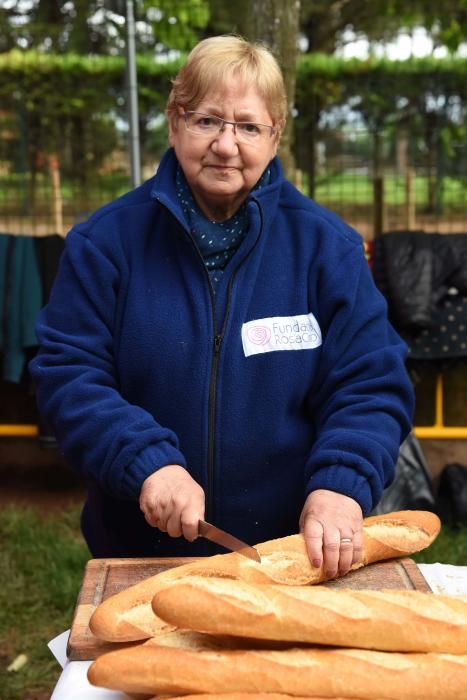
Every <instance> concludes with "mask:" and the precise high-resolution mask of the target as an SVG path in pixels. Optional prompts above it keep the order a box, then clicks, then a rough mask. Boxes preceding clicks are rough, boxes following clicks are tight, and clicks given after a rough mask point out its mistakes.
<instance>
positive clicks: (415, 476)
mask: <svg viewBox="0 0 467 700" xmlns="http://www.w3.org/2000/svg"><path fill="white" fill-rule="evenodd" d="M396 510H429V511H432V512H436V511H437V507H436V499H435V495H434V491H433V483H432V478H431V474H430V472H429V470H428V466H427V464H426V461H425V457H424V455H423V452H422V449H421V447H420V443H419V442H418V440H417V438H416V437H415V435H414V434H413V433H410V434H409V435H408V437H407V438H406V439H405V440H404V442H403V443H402V445H401V447H400V451H399V457H398V460H397V463H396V476H395V479H394V481H393V482H392V484H391V485H390V486H388V488H387V489H385V491H384V493H383V497H382V499H381V501H380V502H379V503H378V505H377V506H376V508H375V509H374V510H373V514H375V515H379V514H382V513H390V512H392V511H396Z"/></svg>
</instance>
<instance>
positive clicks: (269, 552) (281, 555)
mask: <svg viewBox="0 0 467 700" xmlns="http://www.w3.org/2000/svg"><path fill="white" fill-rule="evenodd" d="M440 525H441V524H440V520H439V518H438V517H437V516H436V515H435V514H434V513H431V512H429V511H399V512H395V513H387V514H385V515H376V516H372V517H369V518H365V520H364V522H363V558H362V561H361V562H358V563H357V564H354V565H353V567H352V569H358V568H360V567H362V566H366V565H367V564H370V563H372V562H376V561H382V560H384V559H391V558H393V557H401V556H407V555H409V554H413V553H414V552H418V551H420V550H422V549H425V548H426V547H428V546H429V545H430V544H431V543H432V542H433V540H434V539H435V537H436V536H437V535H438V533H439V530H440ZM256 548H257V550H258V552H259V554H260V556H261V563H260V564H259V563H258V562H255V561H253V560H251V559H247V558H246V557H244V556H242V555H240V554H238V553H237V552H232V553H230V554H218V555H216V556H213V557H206V558H204V559H199V560H197V561H194V562H190V563H188V564H183V565H182V566H178V567H176V568H173V569H169V570H167V571H163V572H162V573H159V574H156V575H155V576H151V577H150V578H147V579H145V580H144V581H141V582H139V583H137V584H135V585H133V586H130V587H129V588H127V589H125V590H123V591H121V592H119V593H117V594H116V595H114V596H111V597H110V598H107V599H106V600H105V601H103V602H102V603H101V604H100V605H99V606H98V607H97V608H96V610H95V611H94V613H93V615H92V617H91V620H90V623H89V626H90V629H91V631H92V633H93V634H94V635H95V636H96V637H98V638H99V639H104V640H106V641H109V642H130V641H137V640H142V639H148V638H150V637H155V636H157V635H158V634H159V633H160V632H161V631H162V632H163V631H164V630H166V629H168V625H167V623H165V622H163V621H162V620H160V619H159V618H157V617H156V616H155V615H154V613H153V611H152V608H151V601H152V599H153V597H154V595H155V594H156V593H157V592H158V591H160V590H162V588H164V587H166V586H168V585H170V584H171V583H172V582H173V581H175V580H177V579H180V578H183V577H185V576H188V575H192V574H195V575H199V576H205V577H225V578H229V579H242V580H244V581H249V582H252V583H260V584H264V583H266V584H267V583H278V584H287V585H309V584H317V583H321V582H323V581H325V580H326V574H325V570H324V567H323V566H321V568H314V567H313V566H312V565H311V563H310V561H309V559H308V555H307V551H306V546H305V540H304V538H303V535H301V534H297V535H290V536H288V537H283V538H279V539H276V540H269V541H267V542H263V543H261V544H258V545H257V547H256Z"/></svg>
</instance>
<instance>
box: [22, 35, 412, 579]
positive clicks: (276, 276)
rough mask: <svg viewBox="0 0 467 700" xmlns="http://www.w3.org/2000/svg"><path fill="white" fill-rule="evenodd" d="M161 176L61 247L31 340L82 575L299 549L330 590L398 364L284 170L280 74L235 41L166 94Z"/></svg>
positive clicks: (371, 303)
mask: <svg viewBox="0 0 467 700" xmlns="http://www.w3.org/2000/svg"><path fill="white" fill-rule="evenodd" d="M167 117H168V123H169V139H170V145H171V148H170V149H169V150H168V151H167V153H166V154H165V156H164V158H163V159H162V162H161V164H160V166H159V168H158V171H157V174H156V175H155V176H154V177H153V178H151V179H150V180H148V181H147V182H145V183H144V184H143V185H142V186H141V187H138V188H137V189H135V190H134V191H132V192H129V193H128V194H126V195H125V196H123V197H121V198H120V199H118V200H116V201H115V202H112V203H111V204H109V205H107V206H105V207H104V208H102V209H100V210H98V211H97V212H95V213H94V214H93V215H92V216H91V217H90V219H89V220H88V221H87V222H85V223H82V224H79V225H77V226H75V227H74V229H73V230H72V231H71V232H70V233H69V235H68V236H67V240H66V250H65V253H64V255H63V259H62V262H61V266H60V270H59V273H58V277H57V280H56V283H55V286H54V290H53V293H52V296H51V299H50V302H49V304H48V306H47V307H46V308H45V309H44V310H43V311H42V313H41V316H40V318H39V321H38V325H37V333H38V337H39V342H40V350H39V353H38V355H37V357H36V358H35V359H34V361H33V362H32V364H31V372H32V374H33V377H34V379H35V382H36V385H37V395H38V400H39V405H40V408H41V411H42V412H43V414H44V415H45V416H46V417H47V419H48V420H49V421H50V422H51V424H52V425H53V427H54V430H55V433H56V436H57V438H58V440H59V443H60V446H61V449H62V451H63V453H64V455H65V457H66V459H67V460H68V461H69V462H70V464H71V465H73V467H74V468H75V469H76V470H77V471H78V472H79V473H80V474H81V475H82V476H83V477H84V478H85V479H86V481H87V483H88V498H87V501H86V504H85V507H84V510H83V515H82V529H83V534H84V536H85V538H86V540H87V542H88V545H89V548H90V550H91V552H92V554H93V555H94V556H98V557H108V556H181V555H183V556H186V555H192V556H195V555H196V556H198V555H207V554H211V553H213V552H214V551H216V550H215V549H213V546H212V545H211V544H210V543H208V542H207V541H205V540H200V539H197V535H198V521H199V519H200V518H205V519H207V520H209V521H211V522H213V523H215V524H216V525H218V526H219V527H221V528H223V529H225V530H228V531H230V532H232V533H233V534H235V535H236V536H237V537H239V538H241V539H243V540H246V541H248V542H250V543H252V544H253V543H257V542H260V541H264V540H267V539H272V538H276V537H281V536H285V535H288V534H291V533H294V532H298V531H299V529H301V530H302V531H303V533H304V536H305V538H306V543H307V549H308V553H309V557H310V560H311V561H312V563H313V565H315V566H320V565H321V563H322V562H323V560H324V564H325V568H326V570H327V573H328V575H329V576H333V575H335V574H336V573H337V572H339V573H341V574H343V573H345V572H346V571H347V570H348V569H349V567H350V566H351V565H352V563H353V562H355V561H357V560H358V559H359V558H360V557H361V548H362V529H361V528H362V517H363V515H364V514H367V513H368V512H370V511H371V510H372V508H373V507H374V506H375V505H376V503H377V502H378V500H379V499H380V497H381V495H382V491H383V489H384V487H385V486H386V485H387V484H389V482H390V481H391V479H392V478H393V475H394V464H395V461H396V458H397V455H398V449H399V445H400V443H401V441H402V439H403V438H404V437H405V435H406V434H407V432H408V431H409V429H410V421H411V411H412V401H413V397H412V389H411V385H410V382H409V380H408V377H407V374H406V371H405V366H404V360H405V352H406V349H405V346H404V344H403V343H402V342H401V340H400V339H399V337H398V336H397V335H396V333H395V332H394V331H393V329H392V328H391V326H390V325H389V323H388V321H387V318H386V306H385V302H384V300H383V298H382V297H381V295H380V294H379V293H378V291H377V290H376V288H375V286H374V284H373V282H372V278H371V274H370V272H369V270H368V266H367V263H366V260H365V257H364V253H363V246H362V240H361V238H360V236H359V235H358V234H357V233H355V232H354V231H353V230H352V229H351V228H350V227H349V226H347V225H346V224H345V223H343V222H342V221H341V220H340V219H339V218H338V217H337V216H336V215H334V214H332V213H331V212H329V211H327V210H326V209H323V208H322V207H320V206H318V205H317V204H316V203H314V202H313V201H311V200H310V199H308V198H306V197H305V196H303V195H302V194H300V193H299V192H298V191H297V190H296V189H295V188H294V187H293V186H292V184H290V183H289V182H287V181H286V180H285V179H284V177H283V175H282V171H281V165H280V162H279V160H278V158H277V157H276V151H277V146H278V143H279V139H280V136H281V132H282V130H283V128H284V124H285V118H286V98H285V92H284V85H283V79H282V76H281V72H280V69H279V67H278V65H277V63H276V61H275V59H274V58H273V57H272V55H271V54H270V53H269V51H268V50H267V49H265V48H264V47H262V46H259V45H254V44H250V43H248V42H246V41H244V40H242V39H240V38H237V37H229V36H222V37H215V38H211V39H206V40H204V41H202V42H201V43H200V44H198V45H197V46H196V47H195V48H194V50H193V51H192V52H191V54H190V55H189V57H188V60H187V62H186V64H185V65H184V67H183V68H182V69H181V71H180V73H179V74H178V76H177V77H176V79H175V81H174V83H173V89H172V92H171V94H170V97H169V101H168V106H167Z"/></svg>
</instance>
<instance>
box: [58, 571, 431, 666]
mask: <svg viewBox="0 0 467 700" xmlns="http://www.w3.org/2000/svg"><path fill="white" fill-rule="evenodd" d="M190 561H195V559H191V558H178V559H170V558H164V559H151V558H147V559H91V560H90V561H89V562H88V563H87V565H86V569H85V572H84V578H83V583H82V586H81V591H80V594H79V597H78V601H77V604H76V608H75V613H74V617H73V623H72V626H71V631H70V637H69V640H68V648H67V654H68V658H69V659H70V660H73V661H76V660H84V659H95V658H96V657H97V656H99V655H100V654H103V653H104V652H106V651H109V650H111V649H116V648H118V647H119V646H128V645H123V644H112V643H108V642H103V641H101V640H99V639H97V638H96V637H95V636H94V635H93V634H92V632H91V630H90V629H89V620H90V618H91V615H92V613H93V612H94V610H95V609H96V607H97V606H98V605H99V603H101V602H102V601H103V600H105V599H106V598H109V596H111V595H114V594H115V593H118V592H119V591H122V590H123V589H124V588H128V586H131V585H133V584H134V583H138V581H142V580H143V579H145V578H149V576H154V575H155V574H158V573H160V572H161V571H165V570H166V569H170V568H172V567H174V566H180V565H181V564H187V563H188V562H190ZM323 585H325V586H328V587H330V588H353V589H363V588H369V589H373V590H378V589H381V588H397V589H408V590H417V591H425V592H431V589H430V587H429V586H428V584H427V582H426V581H425V579H424V578H423V576H422V574H421V573H420V570H419V569H418V567H417V565H416V563H415V562H414V561H413V559H408V558H404V559H391V560H390V561H384V562H378V563H376V564H370V565H369V566H365V567H363V568H362V569H358V570H357V571H351V572H350V573H349V574H347V575H346V576H343V577H342V578H340V579H336V580H334V581H328V582H327V583H325V584H323Z"/></svg>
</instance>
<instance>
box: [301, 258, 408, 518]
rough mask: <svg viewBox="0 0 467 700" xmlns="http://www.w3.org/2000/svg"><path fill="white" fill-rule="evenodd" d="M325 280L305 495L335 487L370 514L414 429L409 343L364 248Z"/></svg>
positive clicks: (340, 262)
mask: <svg viewBox="0 0 467 700" xmlns="http://www.w3.org/2000/svg"><path fill="white" fill-rule="evenodd" d="M334 262H335V265H334V266H333V270H334V271H333V273H332V274H331V275H329V276H327V277H325V276H324V275H323V279H322V280H321V282H320V289H319V295H320V299H323V300H325V303H324V301H323V304H322V305H321V304H320V309H321V310H320V319H321V322H322V330H323V346H322V354H321V361H320V366H319V370H318V377H317V381H316V383H315V384H314V387H313V392H312V394H313V395H312V396H310V399H309V401H310V411H311V416H312V420H313V423H314V429H315V434H316V440H315V442H314V445H313V449H312V451H311V454H310V455H309V458H308V460H307V463H306V470H305V479H306V493H307V494H308V493H310V492H311V491H314V490H316V489H329V490H331V491H337V492H339V493H343V494H345V495H347V496H350V497H352V498H354V499H355V500H356V501H357V502H358V503H359V504H360V506H361V507H362V510H363V512H364V514H368V513H369V512H370V511H371V510H372V509H373V508H374V507H375V505H376V504H377V503H378V501H379V500H380V499H381V496H382V492H383V489H384V488H385V487H386V486H388V485H389V484H390V483H391V481H392V480H393V478H394V471H395V463H396V461H397V456H398V452H399V447H400V444H401V442H402V441H403V440H404V439H405V437H406V435H407V434H408V433H409V431H410V427H411V421H412V413H413V404H414V396H413V388H412V385H411V382H410V379H409V377H408V374H407V371H406V368H405V358H406V351H407V349H406V346H405V344H404V342H403V341H402V340H401V339H400V337H399V336H398V335H397V334H396V332H395V331H394V329H393V328H392V326H391V325H390V323H389V322H388V320H387V305H386V302H385V300H384V297H383V296H382V295H381V294H380V292H379V291H378V290H377V289H376V287H375V284H374V282H373V279H372V276H371V272H370V270H369V268H368V264H367V262H366V260H365V258H364V254H363V251H362V250H361V246H359V245H355V246H353V247H352V249H351V250H350V251H348V252H347V253H346V255H345V256H344V257H343V259H339V257H338V255H337V253H336V258H335V260H334Z"/></svg>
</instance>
